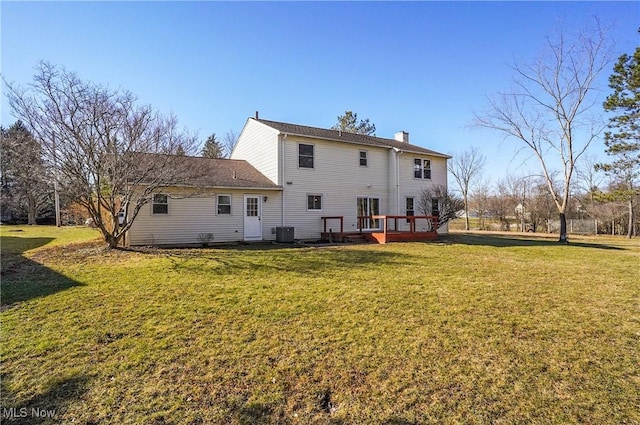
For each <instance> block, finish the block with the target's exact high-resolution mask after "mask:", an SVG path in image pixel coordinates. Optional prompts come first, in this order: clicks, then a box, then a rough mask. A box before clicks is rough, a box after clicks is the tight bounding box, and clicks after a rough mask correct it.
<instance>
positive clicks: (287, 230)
mask: <svg viewBox="0 0 640 425" xmlns="http://www.w3.org/2000/svg"><path fill="white" fill-rule="evenodd" d="M293 232H294V230H293V227H276V242H281V243H291V242H293Z"/></svg>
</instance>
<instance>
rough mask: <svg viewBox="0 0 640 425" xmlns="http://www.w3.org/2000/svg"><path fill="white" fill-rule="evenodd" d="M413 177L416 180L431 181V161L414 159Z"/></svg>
mask: <svg viewBox="0 0 640 425" xmlns="http://www.w3.org/2000/svg"><path fill="white" fill-rule="evenodd" d="M413 177H414V178H416V179H427V180H429V179H431V160H430V159H421V158H414V159H413Z"/></svg>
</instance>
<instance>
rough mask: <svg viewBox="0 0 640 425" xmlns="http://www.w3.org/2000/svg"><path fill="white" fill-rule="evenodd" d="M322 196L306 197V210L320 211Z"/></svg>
mask: <svg viewBox="0 0 640 425" xmlns="http://www.w3.org/2000/svg"><path fill="white" fill-rule="evenodd" d="M321 209H322V195H307V210H321Z"/></svg>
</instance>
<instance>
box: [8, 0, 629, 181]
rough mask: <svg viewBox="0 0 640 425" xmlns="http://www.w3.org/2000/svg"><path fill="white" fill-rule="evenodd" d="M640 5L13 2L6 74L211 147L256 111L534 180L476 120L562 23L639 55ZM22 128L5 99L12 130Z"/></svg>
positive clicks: (598, 146) (596, 147) (511, 150)
mask: <svg viewBox="0 0 640 425" xmlns="http://www.w3.org/2000/svg"><path fill="white" fill-rule="evenodd" d="M639 4H640V3H638V2H447V3H440V2H275V3H272V2H259V3H253V2H252V3H244V2H204V1H201V2H7V1H2V2H1V3H0V7H1V9H0V13H1V21H2V58H1V59H2V63H1V67H2V76H3V77H4V78H5V79H6V80H7V81H10V82H17V83H21V84H27V83H29V82H30V81H31V79H32V75H33V72H34V66H35V65H36V63H37V62H38V61H39V60H41V59H43V60H47V61H49V62H51V63H54V64H59V65H63V66H64V67H66V68H67V69H69V70H72V71H75V72H77V73H78V74H79V76H80V77H82V78H84V79H88V80H92V81H94V82H97V83H101V84H104V85H108V86H110V87H113V88H117V87H122V88H125V89H128V90H130V91H132V92H133V93H135V94H136V95H138V97H139V100H140V102H141V103H148V104H151V105H152V106H153V107H154V108H155V109H157V110H159V111H161V112H164V113H173V114H175V115H176V116H177V117H178V119H179V121H180V123H181V124H182V125H184V126H185V127H186V128H188V129H189V130H191V131H197V132H198V134H199V135H200V138H201V139H202V140H204V139H205V138H206V137H207V136H208V135H209V134H211V133H213V132H215V133H217V134H218V135H222V134H223V133H225V132H226V131H228V130H229V129H234V130H236V131H237V132H239V131H240V130H241V128H242V126H243V124H244V122H245V120H246V119H247V117H249V116H252V115H253V114H254V113H255V111H256V110H258V111H260V116H261V117H262V118H266V119H272V120H276V121H285V122H293V123H298V124H304V125H311V126H318V127H330V126H332V125H333V124H335V122H336V117H337V116H338V115H339V114H342V113H343V112H344V111H345V110H353V111H355V112H357V113H358V115H359V117H361V118H369V119H371V121H372V122H374V123H375V124H376V127H377V131H376V135H378V136H380V137H393V134H394V133H395V132H397V131H400V130H405V131H408V132H409V133H410V138H411V142H412V143H415V144H418V145H421V146H425V147H428V148H430V149H434V150H437V151H441V152H446V153H451V152H456V151H461V150H464V149H465V148H467V147H469V146H472V145H475V146H478V147H480V148H481V149H482V150H483V152H484V153H485V155H486V156H487V157H489V168H488V170H487V172H488V174H489V175H490V176H491V175H495V174H496V173H498V174H502V171H503V170H504V171H509V172H516V173H518V172H520V173H522V170H518V167H519V166H520V161H512V157H513V155H514V153H515V151H516V148H515V147H514V146H512V145H510V144H505V143H501V141H502V137H501V136H499V135H495V134H492V133H488V132H486V131H479V130H473V129H469V128H467V126H468V125H469V124H470V122H471V120H472V117H473V113H472V111H474V110H481V109H482V107H483V106H484V105H485V104H486V101H485V97H486V96H487V95H491V94H493V93H496V92H497V91H499V90H501V89H505V88H507V87H508V86H509V82H510V75H511V74H510V70H509V68H508V64H510V63H512V62H513V59H514V58H520V59H528V58H533V57H534V56H535V55H536V52H537V51H538V49H539V48H540V47H541V46H542V44H543V42H544V37H545V35H548V34H550V33H551V32H552V31H553V30H554V29H555V28H557V26H558V24H559V23H560V22H564V23H565V24H569V25H570V26H581V25H583V24H585V23H587V22H588V21H590V20H592V19H593V16H597V17H598V18H599V19H601V21H602V22H604V23H607V24H613V25H614V26H615V27H614V32H613V33H612V36H613V38H614V39H615V40H616V41H617V48H616V51H617V52H616V53H617V54H619V53H622V52H632V51H633V49H634V48H635V47H636V46H637V45H638V42H639V41H640V36H639V35H638V33H637V30H638V27H640V6H639ZM617 54H616V56H617ZM607 77H608V73H607V74H606V75H603V76H602V79H601V82H600V85H601V86H602V88H603V89H606V84H607ZM605 95H606V91H604V92H603V98H604V96H605ZM13 121H14V118H13V117H12V115H11V111H10V110H9V108H8V105H7V102H6V98H5V96H4V93H3V97H2V125H5V126H7V125H10V124H11V123H13ZM594 151H595V152H596V153H597V152H601V151H602V147H601V144H600V143H598V144H596V145H594ZM507 167H508V168H509V169H508V170H507Z"/></svg>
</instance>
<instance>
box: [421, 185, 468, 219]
mask: <svg viewBox="0 0 640 425" xmlns="http://www.w3.org/2000/svg"><path fill="white" fill-rule="evenodd" d="M417 208H418V211H420V213H421V214H422V215H435V216H438V228H440V227H442V226H444V225H445V224H446V223H448V222H449V221H450V220H454V219H456V218H457V217H458V215H457V214H458V211H460V210H461V209H462V208H464V202H463V201H462V199H461V198H458V197H457V196H456V195H454V194H452V193H449V192H447V188H446V187H445V186H442V185H437V186H434V187H432V188H429V189H422V191H421V192H420V197H419V198H418V205H417Z"/></svg>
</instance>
